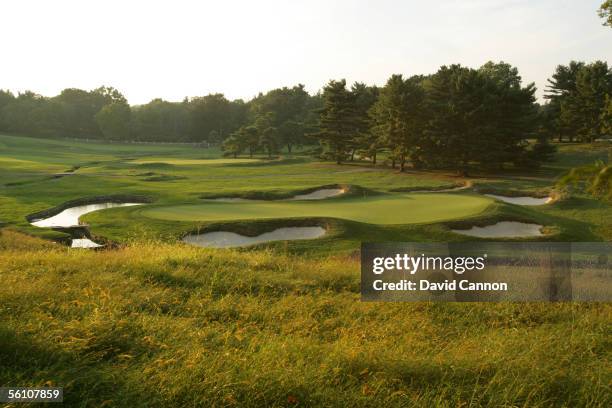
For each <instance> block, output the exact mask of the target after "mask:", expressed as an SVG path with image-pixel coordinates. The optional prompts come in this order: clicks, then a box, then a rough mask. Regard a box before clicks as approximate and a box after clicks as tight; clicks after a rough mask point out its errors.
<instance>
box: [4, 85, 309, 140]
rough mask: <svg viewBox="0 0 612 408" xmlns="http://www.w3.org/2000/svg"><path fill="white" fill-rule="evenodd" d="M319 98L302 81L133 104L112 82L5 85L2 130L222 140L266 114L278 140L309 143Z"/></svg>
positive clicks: (98, 136)
mask: <svg viewBox="0 0 612 408" xmlns="http://www.w3.org/2000/svg"><path fill="white" fill-rule="evenodd" d="M319 101H320V96H319V95H313V96H311V95H309V94H308V93H307V92H306V91H305V90H304V86H303V85H298V86H295V87H293V88H281V89H275V90H272V91H270V92H268V93H267V94H259V95H258V96H256V97H255V98H253V99H252V100H251V101H249V102H244V101H243V100H240V99H238V100H233V101H230V100H228V99H227V98H226V97H225V96H224V95H223V94H210V95H206V96H201V97H193V98H185V99H184V100H183V101H181V102H168V101H165V100H162V99H154V100H152V101H151V102H149V103H147V104H144V105H135V106H130V105H129V104H128V102H127V100H126V98H125V97H124V96H123V95H122V94H121V92H119V91H118V90H117V89H115V88H112V87H100V88H97V89H94V90H91V91H87V90H82V89H76V88H69V89H64V90H63V91H62V92H61V93H60V94H59V95H57V96H54V97H45V96H42V95H39V94H36V93H34V92H31V91H27V92H23V93H19V94H18V95H14V94H13V93H11V92H9V91H6V90H1V89H0V132H5V133H14V134H22V135H27V136H37V137H69V138H80V139H101V140H109V141H144V142H192V143H206V144H220V143H222V142H223V141H224V140H225V139H227V138H228V137H229V136H230V135H231V134H232V133H234V132H236V131H237V130H239V129H241V128H243V129H242V130H243V131H244V128H246V127H248V126H249V125H250V124H255V122H257V121H258V120H259V121H260V123H263V122H261V121H262V120H263V119H262V118H263V117H266V118H267V120H268V121H270V123H271V124H272V125H274V126H275V127H276V128H278V129H279V131H278V132H279V137H280V141H279V143H281V142H282V143H286V144H287V145H288V146H289V148H291V147H292V146H293V145H295V144H296V143H297V144H301V143H304V140H302V139H301V136H300V134H301V132H302V131H301V129H309V126H310V127H311V126H313V125H314V124H315V123H314V122H315V121H316V117H315V115H314V113H313V111H314V110H316V108H317V107H318V106H317V103H318V102H319ZM270 112H273V113H274V114H273V115H272V114H271V113H270ZM260 126H261V125H260ZM275 140H276V138H275Z"/></svg>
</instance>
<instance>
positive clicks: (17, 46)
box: [0, 0, 612, 104]
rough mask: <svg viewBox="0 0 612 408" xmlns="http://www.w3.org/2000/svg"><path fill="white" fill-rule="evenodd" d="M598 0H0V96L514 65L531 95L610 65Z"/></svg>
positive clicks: (237, 89)
mask: <svg viewBox="0 0 612 408" xmlns="http://www.w3.org/2000/svg"><path fill="white" fill-rule="evenodd" d="M601 2H602V0H438V1H424V0H372V1H365V0H284V1H280V0H278V1H277V0H257V1H255V0H251V1H249V0H218V1H205V0H200V1H182V0H172V1H163V2H162V1H152V0H148V1H135V0H132V1H129V0H120V1H114V0H105V1H93V0H86V1H83V0H78V1H67V0H53V1H49V0H42V1H31V0H12V1H1V2H0V44H1V47H0V50H1V53H2V59H1V60H0V88H2V89H10V90H12V91H14V92H17V91H24V90H27V89H30V90H33V91H36V92H38V93H41V94H43V95H46V96H53V95H56V94H57V93H59V92H60V91H61V90H62V89H63V88H68V87H77V88H83V89H93V88H96V87H98V86H100V85H109V86H114V87H115V88H117V89H119V90H120V91H121V92H122V93H123V94H124V95H125V96H126V97H127V98H128V100H129V102H130V103H131V104H141V103H146V102H148V101H149V100H151V99H153V98H156V97H161V98H164V99H166V100H170V101H179V100H181V99H183V97H185V96H199V95H206V94H208V93H215V92H221V93H224V94H225V95H226V96H227V97H228V98H229V99H236V98H243V99H245V100H247V99H250V98H252V97H253V96H255V95H256V94H257V93H258V92H260V91H268V90H270V89H273V88H278V87H282V86H292V85H295V84H297V83H303V84H305V85H306V88H307V90H308V91H310V92H316V91H317V90H319V89H320V88H321V87H322V86H323V85H324V84H325V83H326V82H327V81H328V80H329V79H332V78H333V79H340V78H346V79H347V81H348V82H349V83H350V82H354V81H362V82H366V83H368V84H377V85H383V84H384V83H385V81H386V79H387V78H388V77H389V76H390V75H391V74H394V73H401V74H404V75H413V74H428V73H433V72H435V71H436V70H437V69H438V67H439V66H440V65H443V64H451V63H461V64H463V65H467V66H472V67H478V66H480V65H482V64H483V63H485V62H486V61H488V60H494V61H499V60H504V61H506V62H510V63H511V64H513V65H515V66H517V67H518V68H519V71H520V73H521V75H522V76H523V80H524V81H525V82H535V83H536V85H537V87H538V95H539V96H541V95H542V91H543V89H544V86H545V84H546V79H547V78H548V77H550V74H551V73H552V72H553V70H554V69H555V67H556V66H557V65H558V64H567V63H568V62H569V61H570V60H571V59H576V60H584V61H594V60H597V59H600V60H604V61H608V62H609V63H612V58H611V57H612V29H611V28H608V27H604V26H602V25H601V23H602V20H601V19H600V18H599V17H598V16H597V12H596V10H597V8H598V6H599V4H601Z"/></svg>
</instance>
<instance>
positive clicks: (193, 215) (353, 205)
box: [141, 193, 493, 224]
mask: <svg viewBox="0 0 612 408" xmlns="http://www.w3.org/2000/svg"><path fill="white" fill-rule="evenodd" d="M492 201H493V200H491V199H490V198H487V197H481V196H474V195H463V194H442V193H433V194H415V193H412V194H410V193H404V194H389V195H380V196H372V197H354V198H346V199H340V200H322V201H317V202H314V201H242V202H206V203H202V204H189V205H173V206H166V207H151V208H143V209H142V210H141V214H142V215H144V216H145V217H149V218H157V219H162V220H172V221H231V220H249V219H266V218H289V217H332V218H342V219H347V220H354V221H359V222H366V223H371V224H416V223H431V222H437V221H444V220H450V219H455V218H465V217H469V216H472V215H475V214H478V213H480V212H482V211H484V209H485V208H487V206H488V205H489V204H491V203H492Z"/></svg>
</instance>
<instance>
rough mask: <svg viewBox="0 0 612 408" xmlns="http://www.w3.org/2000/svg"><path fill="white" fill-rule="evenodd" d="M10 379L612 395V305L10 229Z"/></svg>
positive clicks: (201, 395)
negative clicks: (439, 287) (479, 294)
mask: <svg viewBox="0 0 612 408" xmlns="http://www.w3.org/2000/svg"><path fill="white" fill-rule="evenodd" d="M0 278H1V280H2V285H0V319H1V321H2V324H1V325H0V383H1V384H2V385H12V386H33V385H43V384H48V385H56V386H63V387H64V395H65V401H66V403H67V404H68V405H73V406H125V407H134V406H149V407H151V406H207V407H208V406H313V405H325V406H372V407H378V406H449V407H457V406H491V405H493V406H529V407H548V406H567V407H577V406H601V407H604V406H610V405H611V403H612V397H611V393H610V388H609V387H610V381H611V379H612V373H611V369H610V367H611V366H612V365H611V364H610V350H611V336H610V334H611V333H610V327H611V322H612V313H611V312H612V307H610V305H609V304H571V303H569V304H545V303H530V304H514V303H501V304H480V303H468V304H455V303H444V304H442V303H438V304H436V303H395V304H391V303H362V302H360V300H359V293H358V291H359V272H358V261H357V260H356V259H354V258H350V257H336V258H334V257H331V258H327V259H323V260H320V259H319V260H313V259H300V258H299V257H296V256H291V255H287V254H282V253H278V252H276V253H275V252H270V251H256V252H242V253H241V252H237V251H227V250H204V249H200V248H192V247H187V246H184V245H180V244H177V245H169V244H166V245H164V244H160V243H150V244H134V245H132V246H128V247H125V248H121V249H117V250H109V251H99V252H93V251H87V250H70V249H67V248H64V247H60V246H58V245H54V244H49V243H44V242H42V241H38V240H35V239H32V238H28V237H25V236H23V235H19V234H17V233H14V232H11V231H8V230H4V231H2V235H1V236H0Z"/></svg>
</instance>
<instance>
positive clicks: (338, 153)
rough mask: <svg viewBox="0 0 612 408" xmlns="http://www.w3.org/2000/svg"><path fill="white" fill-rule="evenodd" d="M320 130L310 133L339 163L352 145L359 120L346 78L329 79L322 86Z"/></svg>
mask: <svg viewBox="0 0 612 408" xmlns="http://www.w3.org/2000/svg"><path fill="white" fill-rule="evenodd" d="M319 112H320V123H319V128H320V131H319V132H317V133H314V134H312V136H314V137H317V138H318V139H319V140H320V141H321V142H322V143H323V144H325V145H327V147H328V149H329V150H330V153H331V155H332V157H333V159H334V160H335V161H336V163H337V164H341V163H342V161H344V160H345V159H346V157H347V156H348V154H349V151H350V149H351V147H352V145H353V144H352V143H353V140H354V137H355V134H356V128H357V126H356V125H355V123H356V122H357V121H358V120H359V118H358V117H357V114H356V109H355V98H354V95H353V94H352V93H351V92H349V91H348V90H347V89H346V80H344V79H342V80H340V81H334V80H332V81H330V82H329V83H328V84H327V85H326V86H325V87H324V88H323V108H322V109H321V110H320V111H319Z"/></svg>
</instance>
